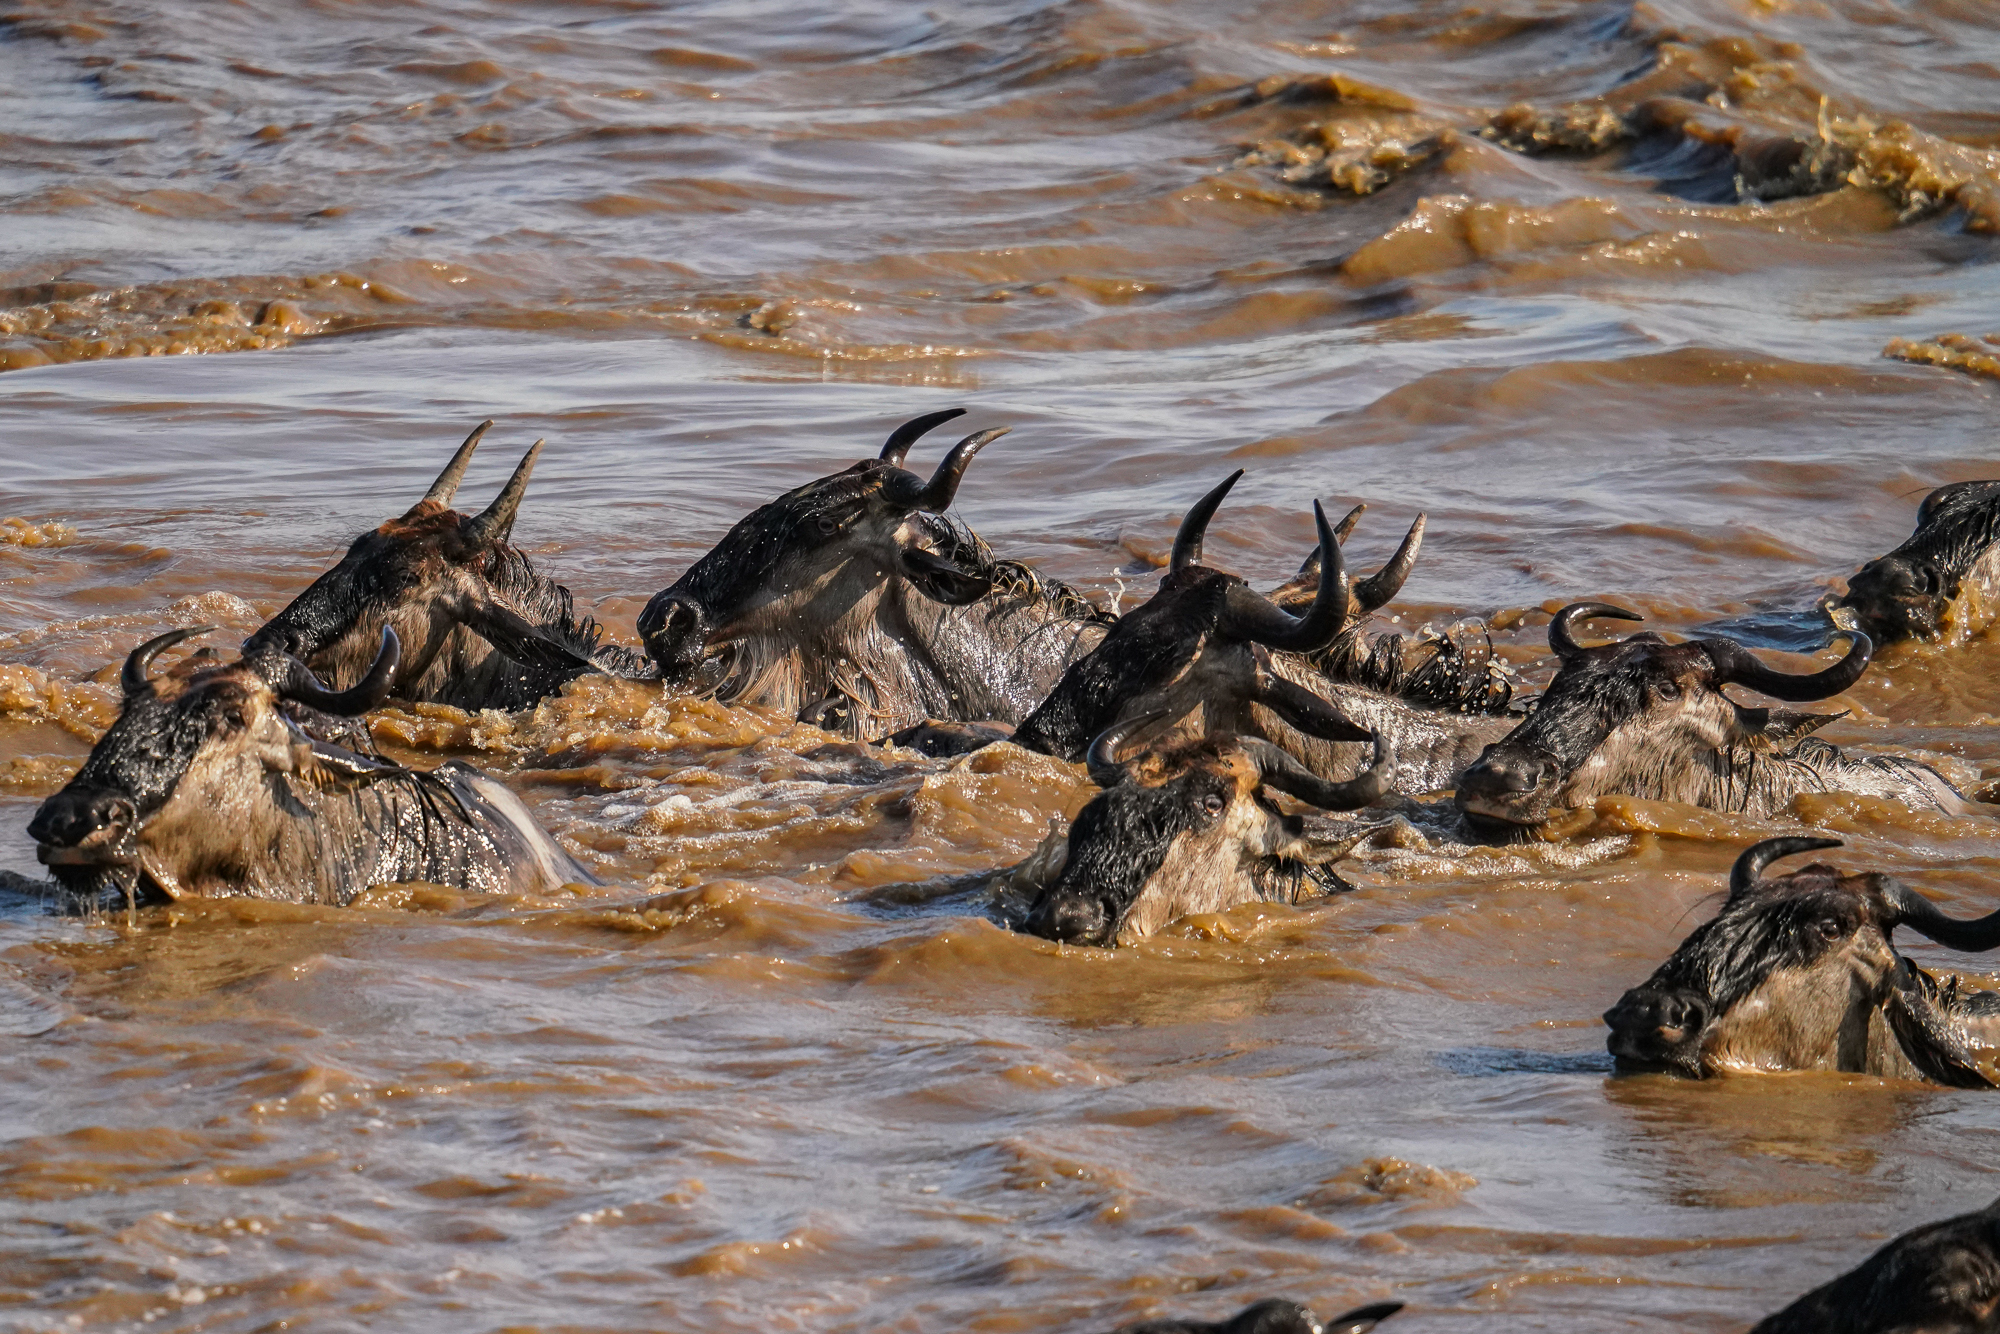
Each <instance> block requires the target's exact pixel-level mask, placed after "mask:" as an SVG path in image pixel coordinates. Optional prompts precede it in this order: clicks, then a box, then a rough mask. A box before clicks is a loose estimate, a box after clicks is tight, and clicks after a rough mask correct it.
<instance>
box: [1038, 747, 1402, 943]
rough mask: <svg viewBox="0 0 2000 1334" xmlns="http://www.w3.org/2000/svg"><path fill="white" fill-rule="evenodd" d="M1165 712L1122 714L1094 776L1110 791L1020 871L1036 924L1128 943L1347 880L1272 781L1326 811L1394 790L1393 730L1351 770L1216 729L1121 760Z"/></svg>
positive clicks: (1053, 935)
mask: <svg viewBox="0 0 2000 1334" xmlns="http://www.w3.org/2000/svg"><path fill="white" fill-rule="evenodd" d="M1159 718H1160V715H1145V716H1142V717H1140V718H1137V719H1133V720H1130V721H1128V722H1126V723H1122V724H1118V725H1115V726H1113V727H1110V728H1107V729H1106V730H1105V731H1104V733H1103V734H1102V735H1101V736H1099V737H1098V738H1097V739H1096V741H1094V742H1093V743H1092V745H1091V747H1090V752H1089V756H1088V759H1087V764H1088V766H1089V771H1090V777H1091V781H1093V782H1095V783H1096V784H1097V785H1098V786H1099V787H1101V788H1103V789H1104V790H1103V791H1102V792H1100V793H1098V794H1097V795H1096V796H1095V797H1093V798H1092V799H1091V801H1090V803H1089V804H1088V805H1086V806H1085V807H1084V808H1083V809H1082V810H1081V811H1079V812H1077V816H1076V819H1075V820H1074V821H1072V822H1071V824H1070V828H1069V832H1068V834H1067V835H1063V836H1059V837H1060V842H1059V843H1053V845H1044V847H1043V848H1042V849H1041V850H1038V852H1037V853H1036V855H1035V856H1034V857H1032V858H1030V859H1029V861H1028V862H1025V863H1023V865H1022V868H1021V871H1018V872H1017V873H1016V875H1015V877H1014V883H1015V888H1016V890H1017V891H1019V892H1022V893H1026V894H1031V895H1032V896H1033V903H1032V905H1031V907H1030V909H1029V912H1028V916H1027V920H1026V922H1025V924H1024V926H1025V929H1026V930H1028V931H1029V932H1031V933H1033V934H1035V935H1038V936H1043V937H1046V938H1047V939H1050V940H1056V941H1061V942H1064V943H1066V944H1072V945H1112V944H1129V943H1131V942H1132V941H1135V940H1139V939H1142V938H1144V937H1146V936H1149V935H1151V934H1153V933H1154V932H1155V931H1157V930H1159V929H1160V928H1161V927H1163V926H1165V925H1166V924H1167V923H1168V922H1171V921H1174V920H1175V919H1176V918H1180V917H1185V916H1187V915H1188V914H1189V913H1199V912H1224V911H1226V910H1228V909H1230V908H1233V907H1235V906H1237V905H1238V904H1242V903H1250V902H1254V901H1256V900H1259V899H1264V900H1275V901H1279V902H1284V903H1296V902H1298V901H1300V900H1302V899H1306V898H1312V897H1318V896H1320V895H1323V894H1326V893H1328V892H1329V891H1331V890H1336V889H1339V888H1341V884H1340V882H1339V881H1338V880H1336V879H1334V878H1333V877H1332V876H1331V875H1330V874H1329V873H1328V872H1327V871H1326V870H1325V868H1324V866H1323V865H1322V864H1321V861H1322V860H1323V859H1324V856H1325V850H1324V849H1323V848H1322V847H1320V846H1318V845H1317V844H1316V843H1315V842H1314V840H1312V839H1311V838H1310V837H1309V836H1308V833H1307V830H1306V827H1305V822H1304V820H1302V819H1301V818H1300V817H1299V816H1296V815H1286V814H1284V813H1283V812H1281V811H1280V810H1279V809H1278V807H1277V806H1276V805H1275V804H1274V803H1273V802H1272V801H1271V800H1270V799H1269V798H1268V797H1266V796H1265V795H1264V792H1263V789H1264V788H1271V789H1274V790H1276V791H1279V792H1283V793H1286V794H1287V795H1289V796H1292V797H1295V798H1297V799H1298V800H1299V801H1302V802H1304V803H1306V804H1307V805H1309V806H1316V807H1318V808H1320V809H1321V810H1332V811H1346V810H1353V809H1355V808H1356V807H1359V806H1366V805H1367V804H1368V803H1369V802H1371V801H1375V800H1376V799H1378V798H1379V797H1381V796H1382V794H1383V793H1385V792H1387V791H1388V790H1389V776H1390V774H1391V772H1392V771H1393V769H1394V766H1395V752H1394V747H1393V746H1392V745H1391V743H1390V742H1389V741H1388V740H1387V739H1386V738H1384V737H1383V736H1381V735H1379V734H1377V735H1376V736H1375V737H1373V738H1372V740H1373V744H1374V758H1373V760H1372V762H1371V763H1370V764H1369V765H1368V767H1367V768H1366V769H1364V770H1363V771H1362V772H1361V773H1359V774H1357V775H1356V776H1355V777H1353V778H1351V779H1348V780H1346V781H1344V782H1334V781H1331V780H1329V779H1325V778H1322V777H1320V776H1319V775H1318V774H1316V773H1313V772H1312V771H1311V770H1309V769H1307V768H1306V767H1305V766H1304V765H1302V764H1300V763H1299V762H1298V761H1297V760H1295V759H1293V758H1292V757H1291V756H1290V755H1288V754H1286V753H1285V752H1284V751H1283V750H1281V749H1279V748H1278V747H1277V746H1275V745H1273V744H1271V743H1270V742H1269V741H1266V740H1264V739H1262V738H1261V737H1233V736H1225V737H1218V736H1210V737H1204V738H1202V739H1201V740H1199V741H1194V742H1189V743H1183V744H1181V745H1177V746H1173V747H1170V748H1167V749H1162V750H1148V751H1146V752H1145V753H1144V754H1142V755H1141V756H1139V757H1138V758H1137V759H1135V760H1131V761H1129V762H1128V761H1123V760H1120V759H1119V749H1120V747H1122V746H1123V745H1124V743H1125V740H1126V738H1127V737H1128V736H1130V735H1131V734H1132V733H1134V732H1136V731H1139V730H1141V729H1143V728H1145V727H1147V726H1149V725H1151V724H1152V723H1155V722H1158V721H1159ZM1052 842H1053V841H1052Z"/></svg>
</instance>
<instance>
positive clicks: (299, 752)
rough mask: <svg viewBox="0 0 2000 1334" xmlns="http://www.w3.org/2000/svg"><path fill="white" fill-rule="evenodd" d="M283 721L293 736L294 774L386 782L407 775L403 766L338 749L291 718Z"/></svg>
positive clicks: (292, 769)
mask: <svg viewBox="0 0 2000 1334" xmlns="http://www.w3.org/2000/svg"><path fill="white" fill-rule="evenodd" d="M283 721H284V724H285V730H286V731H288V732H290V733H291V735H292V751H291V753H292V764H291V772H293V773H305V772H308V771H315V770H316V771H317V772H318V773H319V774H320V775H321V776H322V777H325V776H332V777H335V778H347V779H370V778H386V777H388V776H389V775H390V774H399V773H402V772H404V769H403V766H402V765H400V764H395V763H392V762H391V761H389V760H383V759H377V758H376V757H375V756H373V755H362V754H358V753H356V752H355V751H351V750H349V749H347V748H346V747H345V746H336V745H335V744H333V743H332V742H331V741H322V740H320V739H319V738H318V737H316V736H312V735H310V734H308V733H307V732H305V731H304V730H303V729H301V728H300V727H299V725H298V724H297V723H295V722H293V721H292V720H291V719H290V718H285V719H284V720H283Z"/></svg>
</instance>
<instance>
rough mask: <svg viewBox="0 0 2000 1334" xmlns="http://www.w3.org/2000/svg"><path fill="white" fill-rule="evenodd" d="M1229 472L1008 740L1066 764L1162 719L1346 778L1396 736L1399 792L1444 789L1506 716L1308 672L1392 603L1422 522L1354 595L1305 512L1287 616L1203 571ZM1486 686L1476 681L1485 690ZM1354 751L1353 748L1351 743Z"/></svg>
mask: <svg viewBox="0 0 2000 1334" xmlns="http://www.w3.org/2000/svg"><path fill="white" fill-rule="evenodd" d="M1242 475H1243V474H1242V473H1241V471H1238V472H1236V473H1234V474H1232V475H1231V476H1230V477H1229V478H1228V479H1227V480H1226V481H1224V482H1223V483H1222V484H1221V485H1219V486H1217V487H1216V488H1215V489H1214V490H1212V491H1210V492H1209V493H1208V494H1207V495H1206V496H1204V497H1203V498H1202V499H1201V500H1200V502H1198V503H1197V504H1196V505H1195V506H1194V508H1193V509H1191V510H1189V511H1188V514H1187V517H1186V518H1185V519H1184V520H1183V521H1182V524H1181V529H1180V532H1179V534H1178V535H1177V536H1176V538H1175V540H1174V549H1173V556H1172V559H1171V562H1170V563H1169V566H1168V569H1167V573H1166V574H1165V576H1164V577H1162V579H1161V581H1160V588H1159V591H1158V592H1157V593H1155V594H1154V595H1153V597H1152V598H1151V599H1149V600H1148V601H1147V602H1146V603H1145V605H1143V606H1141V607H1138V608H1136V609H1135V610H1133V611H1130V612H1128V613H1126V614H1125V616H1124V617H1122V618H1121V619H1120V620H1119V622H1118V624H1117V625H1116V626H1114V627H1113V628H1112V629H1111V631H1110V632H1109V633H1108V634H1106V636H1105V637H1104V640H1103V642H1102V643H1100V644H1099V645H1098V646H1097V647H1096V648H1095V649H1094V650H1092V651H1091V653H1090V654H1088V655H1087V656H1086V657H1084V658H1083V659H1081V660H1080V661H1078V662H1077V663H1076V664H1075V665H1074V666H1073V667H1071V668H1070V669H1069V671H1068V672H1066V673H1065V674H1064V676H1063V678H1062V680H1061V681H1060V682H1059V683H1057V685H1056V687H1055V689H1054V690H1052V691H1051V692H1050V693H1049V697H1048V698H1047V699H1046V700H1044V701H1043V702H1042V704H1041V705H1040V706H1039V707H1038V708H1036V710H1035V711H1034V712H1033V713H1032V714H1030V715H1029V716H1028V718H1027V719H1026V720H1025V721H1024V722H1023V723H1022V724H1021V725H1020V727H1018V728H1016V729H1015V732H1014V741H1015V742H1016V743H1017V744H1019V745H1022V746H1025V747H1027V748H1029V749H1031V750H1039V751H1042V752H1044V753H1045V754H1050V755H1054V756H1057V757H1058V758H1061V759H1067V760H1071V761H1075V760H1078V759H1080V758H1082V755H1083V752H1084V749H1085V747H1087V746H1088V745H1089V744H1090V739H1091V738H1092V737H1095V736H1097V735H1098V734H1099V733H1100V732H1102V731H1103V730H1104V729H1105V728H1107V727H1110V726H1111V725H1113V724H1114V723H1117V722H1119V721H1120V720H1123V719H1130V718H1133V717H1135V716H1138V715H1140V714H1147V713H1158V714H1162V715H1163V716H1164V717H1165V718H1166V719H1167V720H1168V722H1169V724H1170V725H1171V726H1172V727H1173V728H1175V729H1176V733H1177V734H1189V735H1201V734H1203V733H1245V734H1249V735H1255V736H1261V737H1264V738H1266V739H1267V740H1270V741H1274V742H1276V743H1277V744H1278V745H1280V746H1281V747H1283V748H1284V749H1285V750H1286V751H1288V752H1290V753H1291V754H1292V755H1293V756H1294V757H1296V758H1297V759H1299V760H1300V761H1301V762H1303V763H1304V764H1305V765H1306V766H1307V767H1308V768H1310V769H1312V770H1313V771H1314V772H1315V773H1318V774H1321V775H1323V776H1331V775H1333V774H1336V773H1345V772H1351V771H1352V770H1353V769H1354V768H1355V767H1356V766H1357V765H1359V764H1362V763H1364V762H1365V757H1366V754H1367V750H1366V746H1365V743H1366V742H1367V741H1368V740H1369V738H1370V736H1371V734H1374V733H1381V734H1383V735H1386V736H1388V737H1390V738H1392V739H1393V740H1394V742H1395V746H1396V751H1397V754H1398V757H1399V758H1398V767H1397V770H1396V774H1395V780H1394V786H1395V789H1396V790H1397V791H1399V792H1409V793H1415V792H1426V791H1433V790H1437V789H1441V788H1445V787H1449V786H1451V784H1452V781H1453V780H1454V779H1455V778H1456V776H1457V774H1458V772H1459V771H1460V770H1461V769H1463V768H1464V767H1465V765H1467V764H1469V763H1471V762H1472V760H1473V758H1474V757H1475V756H1476V755H1478V753H1479V750H1480V748H1481V747H1482V746H1484V745H1485V744H1486V743H1487V742H1488V741H1491V740H1494V739H1495V738H1497V737H1499V736H1501V735H1503V734H1504V733H1505V732H1506V731H1507V729H1508V727H1509V726H1510V725H1511V723H1510V722H1509V721H1508V720H1505V719H1496V718H1481V717H1467V716H1464V715H1462V714H1460V713H1458V712H1456V711H1454V710H1451V709H1444V708H1437V707H1425V706H1419V705H1413V704H1411V703H1409V702H1407V701H1405V700H1402V699H1399V698H1397V697H1396V696H1394V695H1391V694H1389V693H1387V692H1385V691H1382V690H1377V689H1373V688H1370V687H1367V686H1361V685H1356V684H1353V683H1351V682H1343V681H1336V680H1334V679H1332V678H1330V677H1328V676H1327V675H1325V674H1324V673H1322V672H1321V671H1319V670H1318V669H1317V668H1316V667H1315V666H1314V660H1313V655H1316V654H1323V653H1324V652H1325V651H1326V650H1327V649H1328V647H1329V645H1331V644H1332V643H1333V642H1334V640H1335V637H1336V636H1337V635H1339V634H1341V632H1342V631H1344V630H1347V629H1349V627H1350V626H1351V624H1352V622H1353V620H1354V618H1355V617H1356V616H1357V615H1358V614H1359V613H1360V612H1365V611H1371V610H1373V609H1374V608H1376V607H1378V606H1380V605H1382V604H1383V603H1385V602H1387V601H1388V600H1389V599H1390V598H1391V597H1393V596H1395V593H1396V590H1397V589H1398V588H1400V587H1401V585H1402V581H1403V579H1404V577H1405V576H1406V575H1407V574H1408V572H1409V566H1410V563H1411V561H1412V560H1413V559H1414V557H1415V551H1416V545H1417V542H1418V540H1419V539H1420V538H1421V535H1422V527H1421V524H1422V519H1421V517H1419V520H1418V523H1417V524H1416V525H1413V526H1412V528H1411V531H1410V535H1409V536H1408V537H1406V538H1405V539H1404V544H1403V548H1402V550H1401V551H1399V552H1398V554H1397V556H1396V557H1395V558H1394V559H1392V560H1391V561H1390V563H1389V564H1388V565H1387V566H1385V567H1383V569H1382V570H1381V571H1380V572H1379V573H1377V574H1376V575H1374V576H1372V577H1371V578H1369V579H1366V580H1362V581H1360V582H1359V583H1356V584H1353V585H1352V586H1351V587H1350V584H1349V581H1348V578H1347V573H1346V570H1345V568H1344V564H1343V557H1342V553H1341V547H1340V541H1339V535H1338V533H1337V532H1335V530H1334V529H1333V528H1332V527H1331V526H1330V525H1329V524H1328V523H1327V519H1326V514H1325V512H1324V511H1323V510H1322V509H1321V507H1320V505H1319V502H1317V501H1315V502H1314V503H1313V514H1314V522H1315V524H1316V525H1317V527H1318V530H1319V548H1318V551H1317V552H1316V553H1315V555H1316V561H1309V562H1308V565H1307V569H1308V571H1310V572H1311V573H1312V574H1313V575H1314V576H1315V578H1316V582H1317V589H1316V591H1315V594H1314V596H1313V597H1312V598H1311V600H1310V601H1307V600H1305V599H1304V597H1303V595H1302V594H1301V593H1300V592H1299V591H1298V590H1296V589H1294V590H1292V591H1290V592H1286V591H1285V590H1281V593H1283V594H1284V596H1285V602H1286V606H1280V605H1278V604H1277V603H1276V602H1274V601H1272V600H1271V599H1270V598H1267V597H1264V596H1263V595H1261V594H1259V593H1257V592H1256V591H1254V590H1253V589H1252V588H1251V587H1250V586H1249V585H1248V584H1247V583H1245V582H1244V581H1243V580H1242V579H1241V578H1239V577H1238V576H1236V575H1234V574H1230V573H1227V572H1225V571H1222V570H1217V569H1213V568H1211V567H1209V566H1206V565H1204V564H1203V563H1202V544H1203V536H1204V533H1205V531H1206V529H1207V525H1208V522H1209V519H1210V518H1211V517H1212V516H1213V515H1214V513H1215V510H1216V507H1217V506H1218V505H1219V504H1220V503H1221V501H1222V498H1223V497H1224V496H1225V495H1226V494H1228V491H1229V489H1230V487H1232V486H1234V485H1235V484H1236V481H1237V479H1238V478H1240V477H1241V476H1242ZM1482 690H1483V685H1482ZM1356 743H1363V744H1356Z"/></svg>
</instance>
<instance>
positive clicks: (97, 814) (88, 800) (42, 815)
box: [28, 787, 139, 862]
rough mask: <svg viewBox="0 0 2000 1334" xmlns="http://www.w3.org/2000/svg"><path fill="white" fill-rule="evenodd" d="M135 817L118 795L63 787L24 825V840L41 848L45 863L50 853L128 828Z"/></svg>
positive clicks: (128, 803)
mask: <svg viewBox="0 0 2000 1334" xmlns="http://www.w3.org/2000/svg"><path fill="white" fill-rule="evenodd" d="M138 814H139V813H138V809H137V808H136V807H135V806H134V805H133V804H132V799H131V798H130V797H128V796H126V795H125V794H124V793H122V792H113V791H109V790H107V789H103V788H97V789H92V788H77V787H66V788H64V789H63V790H62V791H60V792H58V793H56V794H55V795H54V796H52V797H50V798H49V799H48V800H47V801H44V802H43V803H42V807H41V809H40V810H38V811H36V812H35V818H34V819H33V820H31V821H29V822H28V837H30V838H32V839H34V840H35V842H36V843H38V844H40V845H41V849H42V852H43V856H42V860H43V861H44V862H46V861H47V860H48V856H47V853H48V852H49V851H50V850H51V849H58V850H66V849H70V848H75V847H77V846H78V845H79V844H81V843H83V842H84V841H85V840H87V839H89V838H90V836H91V835H93V834H95V833H97V832H98V831H99V830H101V829H114V828H117V829H124V828H129V827H130V826H131V825H132V823H133V821H134V820H136V819H137V818H138Z"/></svg>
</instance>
